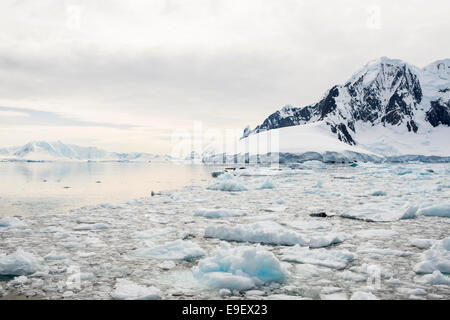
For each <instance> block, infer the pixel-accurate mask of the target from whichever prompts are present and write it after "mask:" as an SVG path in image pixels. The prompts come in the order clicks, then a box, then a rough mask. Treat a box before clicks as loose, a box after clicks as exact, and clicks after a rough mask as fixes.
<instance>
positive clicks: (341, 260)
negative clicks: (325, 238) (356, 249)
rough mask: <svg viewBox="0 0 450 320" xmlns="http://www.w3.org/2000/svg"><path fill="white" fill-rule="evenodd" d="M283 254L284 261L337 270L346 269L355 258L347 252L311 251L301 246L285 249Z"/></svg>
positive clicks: (282, 251)
mask: <svg viewBox="0 0 450 320" xmlns="http://www.w3.org/2000/svg"><path fill="white" fill-rule="evenodd" d="M281 253H282V255H281V259H282V260H284V261H292V262H298V263H308V264H314V265H318V266H323V267H327V268H331V269H337V270H341V269H344V268H345V267H347V265H348V264H349V263H350V262H352V261H353V259H354V258H355V256H354V254H353V253H351V252H349V251H347V250H339V251H337V250H327V249H323V248H322V249H309V248H302V247H300V246H299V245H296V246H294V247H292V248H284V249H282V250H281Z"/></svg>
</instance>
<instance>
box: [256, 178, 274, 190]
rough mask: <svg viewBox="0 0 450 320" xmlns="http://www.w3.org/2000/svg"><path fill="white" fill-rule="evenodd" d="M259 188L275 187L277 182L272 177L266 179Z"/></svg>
mask: <svg viewBox="0 0 450 320" xmlns="http://www.w3.org/2000/svg"><path fill="white" fill-rule="evenodd" d="M258 189H275V183H274V182H273V181H272V179H266V180H264V182H263V183H262V184H261V185H260V186H259V187H258Z"/></svg>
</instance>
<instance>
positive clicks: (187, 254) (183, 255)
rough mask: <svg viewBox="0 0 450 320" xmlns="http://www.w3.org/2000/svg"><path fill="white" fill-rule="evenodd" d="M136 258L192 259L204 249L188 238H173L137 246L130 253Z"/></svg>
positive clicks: (197, 256) (203, 252)
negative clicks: (137, 247)
mask: <svg viewBox="0 0 450 320" xmlns="http://www.w3.org/2000/svg"><path fill="white" fill-rule="evenodd" d="M131 255H132V256H134V257H137V258H151V259H160V260H192V259H196V258H200V257H202V256H204V255H205V251H204V250H203V249H202V248H201V247H200V246H198V245H197V244H195V243H193V242H192V241H189V240H175V241H172V242H168V243H166V244H164V245H160V246H156V247H153V248H139V249H136V250H134V251H133V252H132V253H131Z"/></svg>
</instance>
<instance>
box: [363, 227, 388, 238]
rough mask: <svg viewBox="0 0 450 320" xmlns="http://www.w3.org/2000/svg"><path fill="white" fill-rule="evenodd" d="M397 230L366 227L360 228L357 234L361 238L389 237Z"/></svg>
mask: <svg viewBox="0 0 450 320" xmlns="http://www.w3.org/2000/svg"><path fill="white" fill-rule="evenodd" d="M396 233H397V232H396V231H394V230H390V229H366V230H358V231H356V232H355V235H356V236H358V237H361V238H389V237H392V236H393V235H395V234H396Z"/></svg>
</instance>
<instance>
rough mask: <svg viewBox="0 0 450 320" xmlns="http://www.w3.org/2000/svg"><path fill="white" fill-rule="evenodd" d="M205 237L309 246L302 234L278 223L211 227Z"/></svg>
mask: <svg viewBox="0 0 450 320" xmlns="http://www.w3.org/2000/svg"><path fill="white" fill-rule="evenodd" d="M205 237H206V238H217V239H221V240H227V241H239V242H253V243H267V244H275V245H291V246H293V245H296V244H300V245H302V246H306V245H308V241H307V240H305V238H303V237H302V236H301V235H300V234H298V233H297V232H295V231H292V230H289V229H286V228H283V227H282V226H280V225H279V224H278V223H276V222H272V221H261V222H256V223H252V224H238V225H235V226H228V225H219V226H210V227H207V228H206V230H205Z"/></svg>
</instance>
